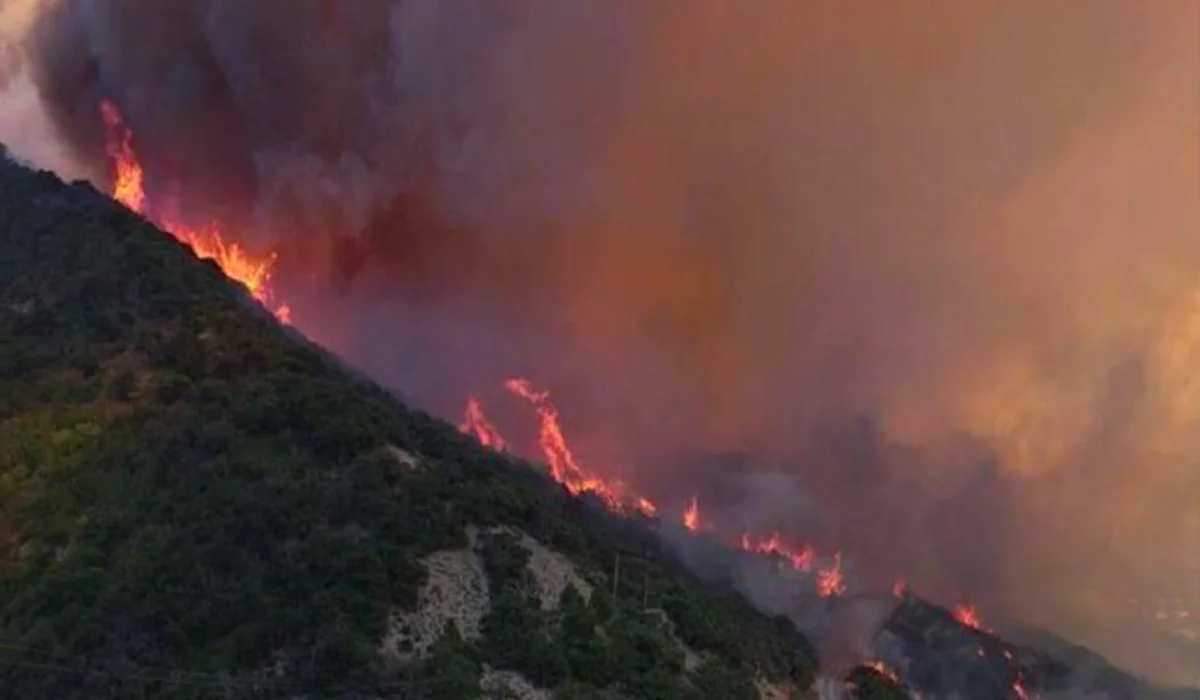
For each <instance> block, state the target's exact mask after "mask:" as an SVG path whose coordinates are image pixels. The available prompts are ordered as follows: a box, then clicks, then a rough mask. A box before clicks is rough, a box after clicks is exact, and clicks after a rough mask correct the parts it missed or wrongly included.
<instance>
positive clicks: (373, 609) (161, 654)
mask: <svg viewBox="0 0 1200 700" xmlns="http://www.w3.org/2000/svg"><path fill="white" fill-rule="evenodd" d="M0 193H2V194H0V697H5V698H7V697H13V698H43V697H44V698H73V697H79V698H84V697H86V698H106V697H107V698H128V697H184V698H210V697H221V698H242V697H255V698H258V697H288V698H325V697H345V698H353V697H371V698H429V699H434V698H437V699H442V698H444V699H446V700H455V699H458V698H462V699H464V700H477V699H490V698H520V699H522V700H549V699H551V698H555V699H561V700H572V699H574V700H584V699H588V698H590V699H592V700H600V699H609V700H617V699H620V698H628V699H630V700H633V699H639V698H641V699H645V700H658V699H663V700H676V699H678V700H701V699H705V698H716V699H719V700H726V699H728V700H738V699H740V698H745V699H747V700H751V699H754V698H770V699H771V700H783V698H788V697H812V696H813V695H814V694H815V692H817V691H818V690H819V691H820V692H821V694H822V696H823V697H825V696H829V697H833V696H837V695H840V694H841V692H842V688H841V680H840V679H836V678H829V677H820V664H819V660H818V658H817V655H816V653H815V651H814V646H813V644H811V643H810V642H809V640H807V639H805V637H804V636H803V635H802V634H800V633H799V632H797V631H796V628H795V627H794V625H793V624H792V623H791V622H790V621H789V620H788V619H787V617H785V616H784V615H786V614H787V613H788V611H787V610H785V609H781V610H777V611H774V612H776V613H778V614H777V615H776V616H774V617H772V616H769V615H766V614H763V613H762V612H759V611H756V610H755V609H753V608H752V607H751V606H750V605H748V604H747V603H746V602H744V601H743V600H742V599H741V598H739V597H738V596H736V595H734V594H733V593H732V592H731V591H732V590H734V589H736V588H737V585H736V582H735V581H734V579H735V578H736V575H737V574H736V573H735V572H738V571H741V572H742V573H744V572H745V571H746V570H747V568H746V567H747V564H746V557H747V556H748V555H747V554H746V553H744V552H738V551H734V550H730V549H728V548H727V547H724V545H721V544H719V543H716V542H707V541H705V540H704V538H695V537H693V538H690V539H689V540H688V541H687V542H686V543H684V544H682V545H681V544H680V543H679V542H675V543H674V544H673V546H668V544H667V541H668V540H669V539H670V538H663V537H661V536H660V533H657V532H655V528H656V524H655V523H654V522H653V521H650V520H646V519H622V518H617V517H615V516H613V515H611V514H610V513H609V512H608V511H607V510H606V509H605V508H604V507H603V505H602V504H600V503H599V502H598V501H595V500H592V499H588V498H585V499H578V498H575V497H571V496H569V495H568V493H567V492H566V490H564V489H563V488H562V487H560V486H559V485H557V484H555V483H554V482H553V481H551V480H550V479H548V478H547V477H546V476H545V472H544V471H543V470H541V469H539V468H537V467H535V466H534V465H530V464H526V463H522V462H520V461H518V460H516V459H514V458H512V457H511V456H508V455H505V454H499V453H495V452H492V451H490V450H486V449H484V448H482V447H481V446H480V445H479V444H478V443H476V442H475V441H474V440H472V439H469V438H467V437H464V436H463V435H462V434H460V432H459V431H458V430H457V429H456V428H454V427H453V426H451V425H449V424H446V423H444V422H442V421H439V420H437V419H435V418H433V417H430V416H428V415H426V414H424V413H422V412H420V411H417V410H414V409H412V408H410V407H407V406H405V405H404V404H403V403H402V402H401V401H400V400H399V399H397V398H396V397H395V396H393V395H392V394H390V393H389V392H387V391H385V390H383V389H381V388H379V387H378V386H376V385H374V384H372V383H371V382H369V381H367V380H366V379H364V378H362V377H361V376H359V375H357V374H356V373H355V372H354V371H353V370H351V369H350V368H348V367H346V366H345V365H344V364H342V363H341V362H339V361H338V360H337V359H336V358H335V357H333V356H331V355H330V354H328V353H326V352H325V351H323V350H321V349H320V348H318V347H316V346H314V345H312V344H311V343H309V342H307V341H306V340H305V339H304V338H302V337H301V336H300V335H299V334H297V333H296V332H294V331H292V330H290V329H289V328H287V327H286V326H282V325H280V324H279V323H277V322H276V320H275V318H274V317H273V316H272V315H271V314H270V313H269V312H267V311H266V310H264V309H263V308H262V307H261V306H259V305H258V303H256V302H255V301H254V300H253V299H252V298H251V296H250V295H249V294H248V293H247V292H246V290H245V289H243V288H240V287H239V286H237V285H235V284H234V283H232V282H230V281H229V280H228V279H227V278H226V277H225V276H224V275H223V274H222V273H221V271H220V270H219V269H218V268H217V267H216V266H215V265H214V264H213V263H211V262H200V261H198V260H197V259H196V258H195V256H194V255H193V254H192V253H191V252H190V250H189V249H188V248H187V247H185V246H184V245H182V244H180V243H179V242H177V241H176V240H175V239H173V238H171V237H170V236H168V235H164V234H163V233H162V232H161V231H159V230H157V229H155V228H154V227H153V226H152V225H150V224H149V223H147V222H146V221H144V220H142V219H141V218H139V217H138V216H136V215H135V214H133V213H131V212H130V211H128V210H127V209H125V208H124V207H122V206H120V205H118V204H116V203H114V202H113V201H112V200H111V199H109V198H108V197H107V196H105V195H104V194H102V193H99V192H97V191H95V190H94V189H92V188H91V187H90V186H89V185H86V184H74V185H66V184H64V183H62V182H61V181H60V180H59V179H58V178H57V177H55V176H54V175H51V174H48V173H36V172H34V171H32V170H29V169H27V168H25V167H22V166H19V165H17V164H15V163H13V162H11V161H8V160H7V159H4V158H0ZM700 550H703V551H704V557H703V558H704V560H705V562H706V567H701V568H698V567H696V566H694V565H692V566H691V567H690V568H689V567H685V566H684V565H683V563H681V562H682V561H684V560H686V559H687V557H688V555H689V552H691V553H695V552H696V551H700ZM752 566H758V567H760V568H761V567H767V568H769V567H771V566H772V564H771V562H769V561H765V560H763V561H756V562H754V563H753V564H752ZM701 576H702V578H701ZM829 605H830V610H831V613H830V615H831V618H830V619H835V620H836V619H838V618H837V616H836V614H835V613H836V610H837V608H838V607H839V606H842V607H843V608H844V609H845V610H847V611H849V612H850V613H853V612H854V610H855V609H856V607H862V606H867V607H873V608H875V609H881V610H884V611H885V613H886V614H885V615H884V617H883V619H882V624H881V627H880V629H879V630H878V631H877V632H878V633H877V634H875V635H874V637H873V638H872V639H871V640H870V643H871V644H872V646H873V647H874V648H873V649H872V650H871V651H872V652H873V653H874V655H875V656H876V657H877V658H878V659H880V660H881V661H882V662H883V663H885V664H886V666H880V667H879V668H880V669H881V670H880V671H876V670H874V669H871V668H867V667H860V668H858V669H855V670H853V671H851V672H850V675H849V680H850V681H851V682H852V683H853V685H854V687H856V688H857V691H856V692H855V693H854V695H856V696H857V697H859V698H876V699H880V700H882V699H884V698H899V697H903V693H902V692H901V690H900V688H899V687H898V685H897V683H896V682H894V681H893V680H889V678H888V676H889V675H891V674H892V673H894V672H895V671H892V670H889V669H894V670H897V671H899V673H900V677H901V681H902V682H903V684H904V685H905V686H909V687H913V688H915V689H916V691H918V692H919V693H920V694H921V695H922V696H923V697H929V698H933V697H954V696H956V697H964V698H1010V697H1015V698H1029V697H1032V696H1033V695H1034V694H1037V693H1041V694H1042V695H1043V696H1046V695H1048V694H1054V693H1056V692H1079V691H1084V692H1088V693H1093V694H1096V696H1097V697H1105V696H1107V697H1112V698H1149V697H1161V698H1164V699H1165V698H1173V699H1174V698H1178V699H1179V700H1183V699H1184V698H1193V697H1195V696H1194V694H1190V693H1183V692H1179V693H1166V692H1163V693H1158V692H1157V691H1152V690H1151V689H1150V688H1149V687H1148V686H1146V685H1145V684H1143V683H1141V682H1140V681H1138V680H1137V679H1134V678H1132V677H1129V676H1127V675H1125V674H1121V673H1120V672H1119V671H1116V670H1115V669H1112V668H1111V667H1108V666H1107V665H1106V664H1104V663H1103V661H1102V660H1099V659H1098V657H1092V656H1088V657H1086V658H1085V659H1084V660H1085V661H1086V664H1085V663H1084V662H1083V661H1080V662H1079V663H1075V662H1073V661H1072V662H1069V663H1064V662H1063V661H1062V660H1061V659H1063V658H1067V656H1065V655H1063V654H1060V653H1058V652H1056V653H1055V655H1054V656H1051V655H1049V654H1046V653H1043V652H1038V651H1035V650H1033V649H1028V648H1022V647H1018V646H1014V645H1012V644H1008V643H1007V642H1005V641H1004V640H1001V639H1000V638H998V637H996V636H995V635H993V634H991V633H988V632H985V631H981V630H978V629H973V628H971V627H969V626H966V625H963V624H961V623H960V622H959V621H958V620H956V619H955V617H954V615H952V614H951V613H950V612H948V611H946V610H944V609H942V608H939V607H937V606H934V605H931V604H929V603H927V602H924V601H921V600H919V599H917V598H914V597H912V596H906V597H904V598H903V599H902V600H900V601H896V600H893V599H887V600H870V599H865V598H864V599H858V600H854V599H846V600H844V601H839V600H833V601H830V602H829ZM887 611H890V612H887ZM851 616H852V615H851ZM847 619H848V618H847ZM1075 656H1080V654H1075ZM1081 658H1083V657H1081ZM1085 667H1086V668H1085ZM826 671H827V672H829V671H830V669H826Z"/></svg>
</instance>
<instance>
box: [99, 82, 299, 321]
mask: <svg viewBox="0 0 1200 700" xmlns="http://www.w3.org/2000/svg"><path fill="white" fill-rule="evenodd" d="M100 118H101V120H103V122H104V127H105V151H106V152H107V153H108V157H109V158H110V159H111V160H112V164H113V171H114V172H113V186H112V198H113V199H115V200H116V201H118V202H120V203H121V204H124V205H125V206H126V207H128V208H129V209H131V210H132V211H135V212H137V213H139V214H143V215H144V214H146V213H147V207H146V190H145V173H144V171H143V170H142V165H141V162H140V161H139V160H138V157H137V151H135V150H134V148H133V132H132V131H131V130H130V129H129V128H128V127H127V126H126V125H125V122H124V119H123V118H122V117H121V112H120V110H119V109H117V106H116V105H115V104H113V103H112V102H109V101H108V100H103V101H101V102H100ZM155 223H156V224H158V225H159V227H160V228H162V229H164V230H166V231H167V232H168V233H170V234H171V235H172V236H174V237H175V238H176V239H177V240H179V241H180V242H181V243H185V244H187V245H188V246H189V247H190V248H191V249H192V252H193V253H195V254H196V257H198V258H200V259H202V260H212V261H213V262H215V263H216V264H217V266H218V267H220V268H221V271H222V272H224V273H225V275H226V276H227V277H229V278H230V279H233V280H236V281H238V282H240V283H242V284H243V285H245V287H246V288H247V289H248V290H250V294H251V295H253V296H254V298H255V299H256V300H258V302H259V303H260V304H262V305H263V306H265V307H266V308H268V309H270V310H271V312H272V313H273V314H275V317H276V318H278V319H279V320H280V321H282V322H283V323H290V321H291V309H290V308H289V307H288V306H287V305H286V304H278V303H276V302H275V300H274V294H273V292H272V289H271V285H270V282H271V272H272V269H273V268H274V266H275V261H276V255H275V254H274V253H271V254H270V255H267V256H266V257H263V258H255V257H252V256H251V255H250V254H249V253H247V252H246V251H245V250H243V249H242V247H241V246H239V245H238V244H237V243H236V242H234V243H226V242H225V239H224V238H223V237H222V235H221V232H220V231H219V230H217V229H216V227H214V226H209V227H206V228H193V227H189V226H186V225H183V224H181V223H179V222H174V221H170V220H167V219H159V220H157V221H155Z"/></svg>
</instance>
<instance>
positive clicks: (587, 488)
mask: <svg viewBox="0 0 1200 700" xmlns="http://www.w3.org/2000/svg"><path fill="white" fill-rule="evenodd" d="M504 386H505V388H506V389H508V390H509V391H510V392H512V393H513V394H515V395H516V396H518V397H520V398H523V399H525V400H526V401H528V402H529V403H530V404H532V405H533V407H534V410H535V411H536V413H537V415H538V419H539V431H538V446H539V447H540V448H541V451H542V454H543V456H544V458H545V460H546V465H547V468H548V469H549V471H550V476H551V477H552V478H553V479H554V480H555V481H557V482H558V483H560V484H562V485H563V486H565V487H566V488H567V490H568V491H570V492H571V493H572V494H575V495H579V494H582V493H591V494H595V495H596V496H598V497H599V498H600V499H601V500H602V501H603V502H604V503H605V505H607V506H608V507H609V508H610V509H612V510H613V511H615V512H618V513H622V512H624V513H628V512H632V511H636V512H639V513H642V514H644V515H647V516H655V515H657V514H658V507H657V506H656V505H655V504H654V503H653V502H651V501H650V500H649V499H646V498H643V497H641V496H639V495H637V494H635V493H633V492H632V491H631V490H630V489H629V488H628V487H627V486H626V485H625V484H624V483H623V482H621V481H619V480H605V479H604V478H602V477H600V476H598V475H596V474H594V473H592V472H590V471H589V470H588V469H587V468H586V467H585V466H584V465H583V464H582V463H581V462H580V461H579V460H578V459H577V458H576V457H575V454H574V453H573V452H572V451H571V448H570V446H569V445H568V443H567V439H566V437H565V435H564V434H563V431H562V426H561V424H560V423H559V418H558V410H557V409H556V408H555V407H554V405H553V404H552V403H551V402H550V395H549V392H546V391H540V390H538V389H535V388H534V386H533V384H532V383H530V382H529V381H528V380H526V379H510V380H509V381H507V382H505V384H504ZM458 429H459V431H460V432H462V433H465V434H467V435H472V436H474V437H475V438H476V439H478V440H479V442H480V443H481V444H483V445H485V446H488V447H492V448H494V449H498V450H505V449H507V443H506V442H505V441H504V439H503V438H502V437H501V436H500V433H499V431H498V430H497V429H496V428H495V426H494V425H492V423H490V422H489V421H488V419H487V417H486V416H485V415H484V413H483V406H482V405H481V404H480V402H479V400H478V399H476V398H474V397H471V398H469V399H468V400H467V408H466V412H465V414H464V417H463V420H462V422H461V423H459V425H458ZM682 524H683V526H684V527H685V528H686V529H687V530H689V531H693V532H695V531H698V530H702V529H707V528H705V525H704V522H703V520H702V518H701V511H700V502H699V498H698V497H697V496H695V495H693V496H692V498H691V499H690V500H689V501H688V505H687V508H686V509H685V510H684V512H683V518H682ZM734 544H736V546H738V547H739V548H741V549H742V550H743V551H746V552H750V553H753V554H760V555H764V556H771V557H776V558H778V559H782V560H783V561H785V562H787V563H788V564H790V565H791V566H792V568H793V569H795V570H797V571H802V572H804V573H809V572H811V571H812V570H813V564H814V562H815V561H816V552H815V550H813V548H812V547H809V546H807V545H805V546H802V547H793V546H790V545H788V544H786V543H785V542H784V541H783V538H782V536H781V535H780V534H779V533H778V532H773V533H771V534H770V535H769V536H766V537H758V538H756V537H755V536H753V535H751V534H750V533H742V534H741V535H740V536H739V537H738V538H737V540H736V541H735V543H734ZM816 578H817V580H816V589H817V592H818V593H819V594H820V595H821V596H822V597H824V598H831V597H834V596H838V595H841V594H842V593H844V592H845V590H846V585H845V576H844V574H843V572H842V555H841V553H840V552H835V553H834V555H833V563H832V565H831V566H830V567H829V568H827V569H821V570H819V571H817V577H816Z"/></svg>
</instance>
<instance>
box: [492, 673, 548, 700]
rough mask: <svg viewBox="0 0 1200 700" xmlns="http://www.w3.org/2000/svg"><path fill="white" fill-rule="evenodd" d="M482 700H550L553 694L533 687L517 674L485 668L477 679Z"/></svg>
mask: <svg viewBox="0 0 1200 700" xmlns="http://www.w3.org/2000/svg"><path fill="white" fill-rule="evenodd" d="M479 688H480V690H482V691H483V699H482V700H493V699H495V700H501V699H502V700H550V699H551V698H552V697H553V693H551V692H550V691H548V690H542V689H540V688H537V687H535V686H534V685H533V684H532V683H530V682H529V681H528V680H526V679H525V677H524V676H522V675H521V674H519V673H513V672H511V671H497V670H496V669H494V668H490V667H487V666H485V667H484V669H483V675H482V676H481V677H480V679H479Z"/></svg>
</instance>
